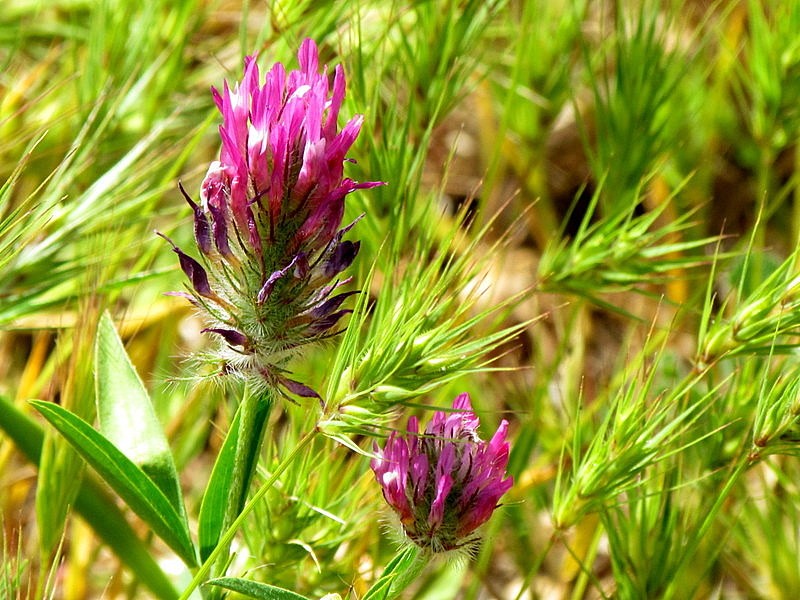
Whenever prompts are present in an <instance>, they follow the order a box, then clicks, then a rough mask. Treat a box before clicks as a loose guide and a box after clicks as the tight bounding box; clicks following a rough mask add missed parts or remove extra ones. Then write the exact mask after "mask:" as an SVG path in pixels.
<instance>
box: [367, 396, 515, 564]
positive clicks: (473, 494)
mask: <svg viewBox="0 0 800 600" xmlns="http://www.w3.org/2000/svg"><path fill="white" fill-rule="evenodd" d="M478 425H479V421H478V417H477V416H476V415H475V413H474V412H472V406H471V405H470V399H469V395H468V394H461V395H460V396H458V397H457V398H456V399H455V401H454V402H453V412H447V413H445V412H441V411H439V412H436V413H435V414H434V416H433V419H432V420H431V422H430V423H429V424H428V427H427V428H426V429H425V433H424V434H420V433H419V424H418V421H417V419H416V418H415V417H412V418H411V419H409V421H408V431H407V434H406V435H405V436H402V435H398V434H397V432H392V433H391V434H390V435H389V438H388V439H387V440H386V445H385V447H384V448H383V449H380V448H379V447H378V446H377V445H376V446H375V453H376V455H377V458H374V459H373V460H372V462H371V467H372V470H373V471H374V473H375V478H376V479H377V480H378V483H379V484H380V486H381V488H382V490H383V496H384V498H386V501H387V502H388V503H389V506H391V507H392V509H393V510H394V512H395V513H397V515H398V517H399V518H400V523H401V524H402V526H403V530H404V531H405V533H406V535H407V536H408V538H409V539H411V541H413V542H414V543H415V544H417V545H418V546H420V547H422V548H425V549H429V550H431V551H433V552H448V551H450V550H459V549H470V548H472V547H474V545H475V544H476V543H477V542H478V540H479V537H478V535H477V533H476V529H478V527H480V526H481V525H482V524H483V523H485V522H486V521H487V520H488V519H489V517H490V516H491V515H492V512H493V511H494V509H495V508H497V506H498V502H499V501H500V497H501V496H502V495H503V494H505V493H506V492H507V491H508V490H509V489H510V488H511V486H512V484H513V479H512V478H511V477H506V472H505V471H506V465H507V464H508V442H507V441H506V435H507V433H508V422H507V421H505V420H503V421H502V422H501V423H500V427H499V428H498V429H497V432H495V434H494V436H492V439H491V440H490V441H488V442H484V441H482V440H481V439H480V438H479V437H478Z"/></svg>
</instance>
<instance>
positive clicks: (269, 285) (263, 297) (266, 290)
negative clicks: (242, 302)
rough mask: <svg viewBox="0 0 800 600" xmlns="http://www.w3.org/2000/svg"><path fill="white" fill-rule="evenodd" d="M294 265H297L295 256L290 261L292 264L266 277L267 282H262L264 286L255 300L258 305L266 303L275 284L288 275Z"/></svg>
mask: <svg viewBox="0 0 800 600" xmlns="http://www.w3.org/2000/svg"><path fill="white" fill-rule="evenodd" d="M295 263H297V256H295V257H294V258H293V259H292V262H290V263H289V264H288V265H286V266H285V267H283V268H282V269H279V270H277V271H275V272H274V273H272V274H271V275H270V276H269V277H267V280H266V281H265V282H264V285H263V286H261V290H259V292H258V297H257V300H258V303H259V304H264V302H266V301H267V298H269V297H270V294H272V290H273V288H274V287H275V284H276V283H277V282H278V280H279V279H280V278H281V277H283V276H284V275H286V273H288V272H289V271H290V270H291V269H292V267H294V265H295Z"/></svg>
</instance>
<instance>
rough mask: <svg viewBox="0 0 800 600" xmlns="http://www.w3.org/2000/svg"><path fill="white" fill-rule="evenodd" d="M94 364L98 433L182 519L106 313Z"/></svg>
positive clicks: (162, 442)
mask: <svg viewBox="0 0 800 600" xmlns="http://www.w3.org/2000/svg"><path fill="white" fill-rule="evenodd" d="M95 365H96V378H95V390H96V393H97V416H98V420H99V422H100V431H101V432H102V433H103V435H104V436H105V437H106V438H107V439H108V440H109V441H110V442H111V443H112V444H114V446H116V447H117V449H119V450H120V451H121V452H122V453H123V454H124V455H125V456H127V457H128V458H129V459H130V460H131V461H132V462H133V463H134V464H136V465H137V466H138V467H140V468H141V469H142V471H144V472H145V473H146V474H147V476H148V477H150V479H152V480H153V483H155V484H156V485H157V486H158V487H159V488H160V489H161V491H162V492H164V495H165V496H166V497H167V499H168V500H169V501H170V503H171V504H172V506H173V508H174V509H175V510H176V511H177V512H178V514H180V516H181V517H182V518H183V519H184V520H185V519H186V513H185V509H184V505H183V497H182V494H181V487H180V482H179V480H178V472H177V470H176V469H175V462H174V461H173V459H172V452H171V450H170V447H169V444H168V443H167V439H166V437H165V436H164V432H163V429H162V427H161V423H160V422H159V420H158V417H156V414H155V412H154V411H153V404H152V402H151V401H150V397H149V396H148V394H147V390H145V387H144V384H143V383H142V380H141V379H140V378H139V375H138V374H137V373H136V369H135V368H134V367H133V364H131V361H130V359H129V358H128V354H127V352H125V347H124V346H123V345H122V340H121V339H120V337H119V335H118V334H117V330H116V329H115V328H114V323H113V321H112V320H111V317H110V316H109V314H108V312H104V313H103V316H102V317H100V323H99V324H98V326H97V340H96V342H95Z"/></svg>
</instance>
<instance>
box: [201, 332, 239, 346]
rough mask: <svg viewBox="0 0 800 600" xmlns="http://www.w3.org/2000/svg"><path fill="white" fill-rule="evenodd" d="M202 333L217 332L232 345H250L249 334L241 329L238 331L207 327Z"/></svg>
mask: <svg viewBox="0 0 800 600" xmlns="http://www.w3.org/2000/svg"><path fill="white" fill-rule="evenodd" d="M201 333H216V334H217V335H221V336H222V337H223V338H224V339H225V341H226V342H228V343H229V344H230V345H231V346H242V347H243V348H246V347H247V345H248V341H247V336H246V335H245V334H243V333H241V332H240V331H236V330H235V329H223V328H220V327H207V328H206V329H203V330H201Z"/></svg>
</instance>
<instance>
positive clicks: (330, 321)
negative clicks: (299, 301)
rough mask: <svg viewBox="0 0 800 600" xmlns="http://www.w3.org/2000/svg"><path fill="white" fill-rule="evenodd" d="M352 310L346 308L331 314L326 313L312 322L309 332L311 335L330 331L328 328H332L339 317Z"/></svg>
mask: <svg viewBox="0 0 800 600" xmlns="http://www.w3.org/2000/svg"><path fill="white" fill-rule="evenodd" d="M351 312H353V311H352V310H350V309H344V310H340V311H337V312H335V313H331V314H329V315H326V316H324V317H322V318H321V319H317V320H316V321H314V322H313V323H311V324H310V325H309V326H308V332H309V333H310V334H311V335H317V334H320V333H325V332H326V331H328V329H330V328H331V327H333V326H334V325H336V323H337V322H338V321H339V319H341V318H342V317H343V316H345V315H346V314H349V313H351Z"/></svg>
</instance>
